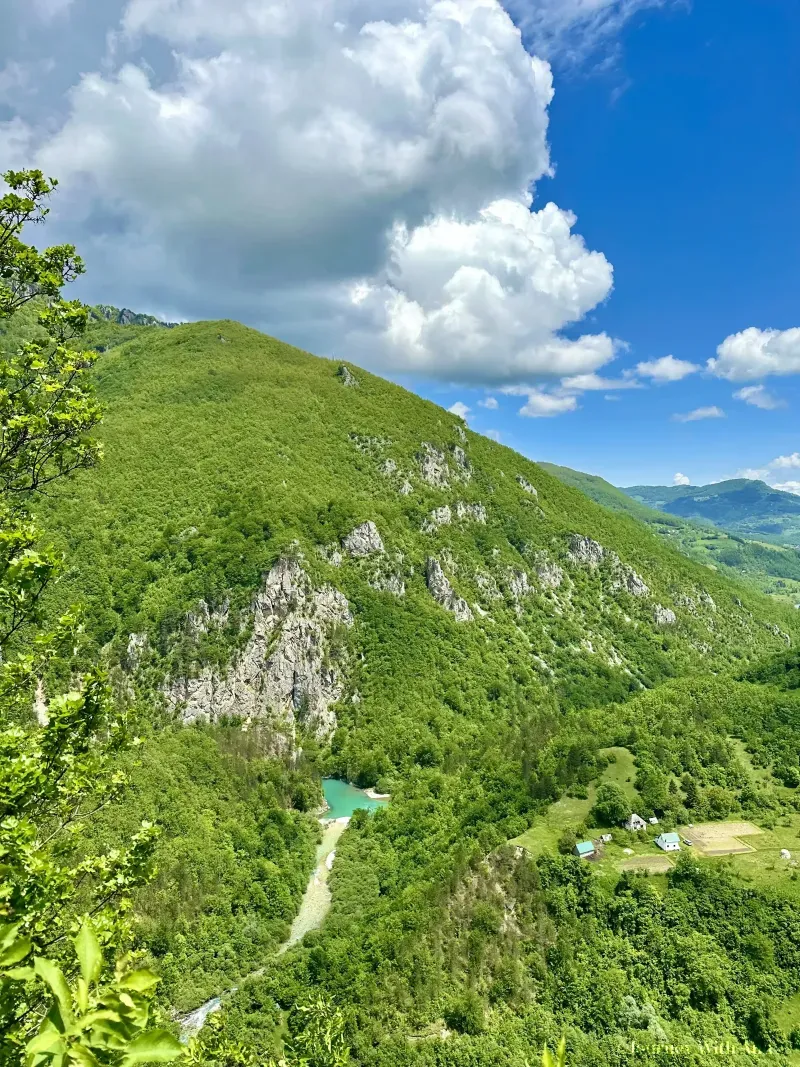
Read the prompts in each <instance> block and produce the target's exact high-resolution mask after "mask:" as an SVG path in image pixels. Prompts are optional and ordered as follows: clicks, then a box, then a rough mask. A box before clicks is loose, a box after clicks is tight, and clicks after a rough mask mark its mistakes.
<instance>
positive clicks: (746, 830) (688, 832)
mask: <svg viewBox="0 0 800 1067" xmlns="http://www.w3.org/2000/svg"><path fill="white" fill-rule="evenodd" d="M760 833H762V831H761V830H760V829H759V828H758V827H757V826H756V825H755V824H754V823H751V822H734V821H730V822H706V823H700V824H699V825H697V826H691V827H689V826H684V827H683V828H682V829H681V837H688V838H689V840H690V841H691V842H692V844H693V846H694V847H695V848H696V849H698V851H700V852H701V853H702V854H703V855H704V856H735V855H738V854H740V853H744V852H755V851H756V850H755V848H754V847H753V846H752V845H749V844H748V843H747V842H746V841H742V840H741V838H743V837H750V836H751V835H753V834H760Z"/></svg>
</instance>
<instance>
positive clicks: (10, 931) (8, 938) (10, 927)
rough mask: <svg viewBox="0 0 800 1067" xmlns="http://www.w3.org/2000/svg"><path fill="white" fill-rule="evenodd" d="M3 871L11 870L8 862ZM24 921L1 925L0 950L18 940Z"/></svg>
mask: <svg viewBox="0 0 800 1067" xmlns="http://www.w3.org/2000/svg"><path fill="white" fill-rule="evenodd" d="M2 869H3V871H5V870H10V869H11V868H10V867H7V866H6V864H3V868H2ZM20 926H22V923H5V924H4V925H3V926H0V952H2V951H5V950H6V949H7V948H8V947H9V946H10V945H12V944H13V943H14V942H15V941H16V940H17V932H18V931H19V928H20Z"/></svg>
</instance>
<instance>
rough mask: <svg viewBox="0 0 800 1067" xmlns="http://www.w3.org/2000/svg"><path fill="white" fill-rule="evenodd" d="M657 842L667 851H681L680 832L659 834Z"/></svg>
mask: <svg viewBox="0 0 800 1067" xmlns="http://www.w3.org/2000/svg"><path fill="white" fill-rule="evenodd" d="M656 844H657V845H658V847H659V848H663V850H664V851H665V852H680V850H681V839H680V835H679V834H659V835H658V837H657V838H656Z"/></svg>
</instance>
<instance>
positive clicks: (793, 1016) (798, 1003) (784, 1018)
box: [775, 993, 800, 1064]
mask: <svg viewBox="0 0 800 1067" xmlns="http://www.w3.org/2000/svg"><path fill="white" fill-rule="evenodd" d="M775 1022H776V1023H777V1024H778V1026H779V1027H780V1028H781V1030H783V1032H784V1034H786V1036H787V1037H788V1036H789V1034H790V1033H791V1032H792V1030H797V1029H800V993H795V995H794V996H793V997H789V999H788V1000H784V1002H783V1003H782V1004H781V1005H780V1006H779V1007H778V1008H776V1010H775ZM786 1062H787V1063H790V1064H800V1050H796V1051H793V1052H790V1053H789V1054H788V1056H787V1057H786Z"/></svg>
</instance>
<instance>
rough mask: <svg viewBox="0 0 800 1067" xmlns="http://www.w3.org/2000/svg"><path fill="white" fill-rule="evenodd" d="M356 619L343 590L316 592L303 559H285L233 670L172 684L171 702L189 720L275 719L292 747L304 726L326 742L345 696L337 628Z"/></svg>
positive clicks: (264, 589) (261, 599) (264, 591)
mask: <svg viewBox="0 0 800 1067" xmlns="http://www.w3.org/2000/svg"><path fill="white" fill-rule="evenodd" d="M352 622H353V618H352V615H351V613H350V608H349V605H348V603H347V600H346V598H345V597H344V596H343V595H342V593H340V592H338V590H336V589H334V588H332V587H331V586H328V585H325V586H322V587H321V588H319V589H313V588H312V587H311V583H310V581H309V579H308V576H307V575H306V573H305V571H304V570H303V568H302V566H301V565H300V563H299V562H298V561H297V560H292V559H281V560H279V561H278V562H277V563H276V564H275V565H274V567H273V568H272V570H271V571H270V572H269V573H268V574H267V575H266V577H265V578H264V581H263V584H262V586H261V588H260V589H259V591H258V593H257V594H256V596H255V598H254V600H253V603H252V635H251V637H250V639H249V640H248V642H247V645H246V646H245V648H244V649H243V650H242V652H241V653H239V655H238V656H237V657H236V658H235V659H234V661H233V662H232V663H231V665H230V666H229V668H228V670H227V671H226V672H224V673H218V672H217V671H215V670H214V669H213V668H210V667H205V668H203V669H202V670H201V671H200V672H199V673H198V674H197V675H196V676H194V677H184V678H174V679H170V680H169V681H168V683H167V685H166V687H165V696H166V699H167V703H168V705H169V706H170V707H171V708H172V709H173V710H174V711H175V712H176V714H178V715H180V716H181V717H182V718H183V720H184V722H193V721H195V720H197V719H207V720H214V719H218V718H220V717H221V716H227V715H233V716H238V717H240V718H244V719H255V718H262V719H269V720H271V721H272V723H273V724H274V726H275V728H276V730H277V732H278V733H279V734H281V735H282V736H284V737H285V738H286V740H287V742H288V743H289V744H291V743H292V741H293V739H294V732H295V727H296V725H297V724H298V723H300V722H302V723H303V724H304V725H306V726H308V727H310V728H311V729H312V730H313V731H314V732H315V733H316V735H317V736H318V737H320V738H326V737H328V736H329V735H330V734H331V733H332V731H333V729H334V728H335V726H336V717H335V714H334V712H333V710H332V706H333V705H334V704H335V703H336V702H337V701H338V700H339V699H340V698H341V696H342V693H343V691H344V679H343V661H342V657H343V655H344V653H343V650H340V642H338V641H337V630H338V629H339V628H340V627H349V626H351V625H352Z"/></svg>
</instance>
